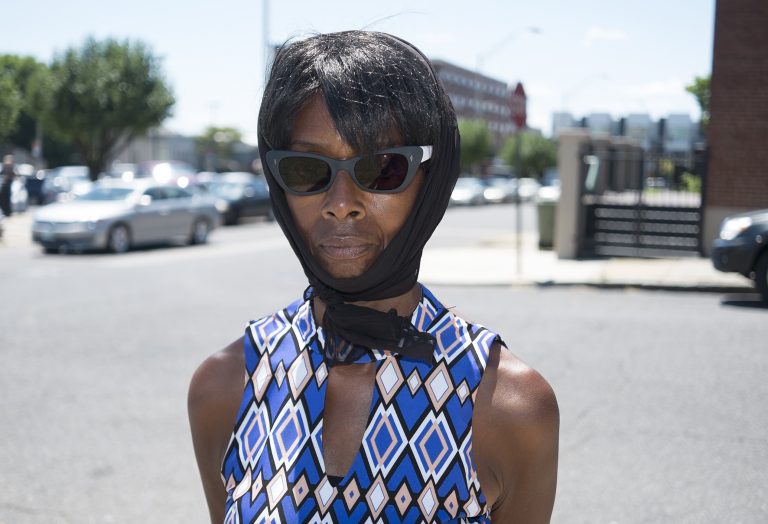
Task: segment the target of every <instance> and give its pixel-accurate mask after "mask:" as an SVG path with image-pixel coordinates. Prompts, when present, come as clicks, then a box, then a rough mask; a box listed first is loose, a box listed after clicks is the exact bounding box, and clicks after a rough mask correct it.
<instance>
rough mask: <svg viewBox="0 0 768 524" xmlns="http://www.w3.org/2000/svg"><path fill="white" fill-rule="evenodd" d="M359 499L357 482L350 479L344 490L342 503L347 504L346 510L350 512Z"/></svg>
mask: <svg viewBox="0 0 768 524" xmlns="http://www.w3.org/2000/svg"><path fill="white" fill-rule="evenodd" d="M359 498H360V488H359V487H358V486H357V480H355V479H352V481H351V482H350V483H349V485H348V486H347V487H346V488H344V502H345V503H346V504H347V509H348V510H349V511H352V507H353V506H354V505H355V504H357V501H358V499H359Z"/></svg>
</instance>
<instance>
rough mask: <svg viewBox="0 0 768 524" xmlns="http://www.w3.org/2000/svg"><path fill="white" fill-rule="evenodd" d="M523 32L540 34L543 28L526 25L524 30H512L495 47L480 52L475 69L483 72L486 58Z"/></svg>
mask: <svg viewBox="0 0 768 524" xmlns="http://www.w3.org/2000/svg"><path fill="white" fill-rule="evenodd" d="M521 33H531V34H534V35H538V34H541V28H539V27H534V26H529V27H526V28H525V30H523V31H520V30H517V31H512V32H511V33H509V34H508V35H507V36H505V37H504V38H502V39H501V40H499V41H498V42H496V44H495V45H494V46H493V47H490V48H488V49H486V51H485V52H484V53H478V55H477V58H476V62H475V71H477V72H478V73H482V69H483V62H484V61H485V59H486V58H488V57H489V56H491V55H493V54H495V53H496V52H498V51H499V50H500V49H501V48H502V47H504V46H505V45H507V44H508V43H509V42H511V41H513V40H515V39H516V38H517V37H518V36H519V35H520V34H521Z"/></svg>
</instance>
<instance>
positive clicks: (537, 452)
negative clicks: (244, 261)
mask: <svg viewBox="0 0 768 524" xmlns="http://www.w3.org/2000/svg"><path fill="white" fill-rule="evenodd" d="M258 131H259V152H260V155H261V159H262V167H263V169H264V172H265V175H266V177H267V181H268V183H269V185H270V195H271V199H272V205H273V208H274V214H275V218H276V220H277V221H278V222H279V224H280V226H281V227H282V229H283V232H284V233H285V235H286V236H287V238H288V241H289V243H290V245H291V247H292V248H293V250H294V252H295V253H296V255H297V257H298V258H299V261H300V262H301V265H302V267H303V269H304V272H305V274H306V276H307V278H308V280H309V287H308V288H307V290H306V291H305V292H304V296H303V297H302V298H301V299H299V300H297V301H296V302H294V303H293V304H291V305H289V306H288V307H286V308H284V309H281V310H279V311H277V312H276V313H274V314H271V315H267V316H265V317H262V318H261V319H259V320H257V321H254V322H251V323H250V324H249V325H248V327H247V328H246V332H245V335H244V336H243V337H241V338H240V339H238V340H237V341H235V342H234V343H232V344H231V345H230V346H228V347H227V348H225V349H224V350H222V351H221V352H219V353H217V354H215V355H213V356H212V357H210V358H209V359H207V360H206V361H205V362H204V363H203V364H202V365H201V366H200V367H199V368H198V370H197V372H196V373H195V376H194V377H193V379H192V383H191V385H190V391H189V416H190V423H191V428H192V437H193V443H194V448H195V454H196V457H197V461H198V466H199V469H200V473H201V477H202V481H203V487H204V490H205V495H206V498H207V501H208V506H209V510H210V516H211V521H212V522H227V523H234V522H239V523H251V522H286V523H296V522H345V523H346V522H355V523H356V522H374V521H375V522H490V521H491V519H493V521H494V522H503V523H514V522H524V523H526V524H536V523H542V522H548V521H549V518H550V515H551V511H552V505H553V502H554V496H555V486H556V478H557V449H558V425H559V414H558V408H557V403H556V400H555V396H554V393H553V392H552V390H551V388H550V387H549V385H548V384H547V382H546V381H545V380H544V379H543V378H542V377H541V376H540V375H539V374H538V373H536V372H535V371H534V370H532V369H531V368H529V367H528V366H526V365H525V364H523V363H522V362H521V361H520V360H518V359H517V358H516V357H515V356H513V355H512V353H511V352H510V351H509V350H508V349H507V348H506V347H505V345H504V343H503V342H502V340H501V337H500V336H499V335H497V334H496V333H494V332H492V331H490V330H488V329H486V328H485V327H483V326H482V325H480V324H476V323H472V322H468V321H466V320H464V319H463V318H461V317H460V316H458V315H457V314H456V313H454V312H453V311H452V310H451V309H449V308H447V307H445V306H444V305H442V303H441V302H440V301H439V300H438V299H437V298H436V297H435V296H434V295H433V294H432V293H431V292H430V291H429V290H428V289H427V288H426V287H424V286H423V285H420V284H419V283H418V282H417V276H418V270H419V264H420V261H421V253H422V250H423V248H424V245H425V244H426V242H427V240H428V239H429V237H430V236H431V234H432V232H433V231H434V229H435V228H436V227H437V225H438V223H439V222H440V220H441V219H442V217H443V214H444V213H445V210H446V208H447V206H448V202H449V199H450V195H451V191H452V189H453V186H454V184H455V182H456V179H457V178H458V175H459V135H458V129H457V125H456V116H455V113H454V110H453V107H452V106H451V103H450V100H449V99H448V96H447V95H446V93H445V91H444V90H443V88H442V86H441V85H440V83H439V81H438V79H437V76H436V74H435V71H434V69H433V68H432V66H431V64H430V63H429V61H428V60H427V59H426V57H425V56H424V55H423V54H422V53H421V52H420V51H418V50H417V49H416V48H414V47H413V46H412V45H411V44H409V43H407V42H405V41H403V40H401V39H399V38H397V37H394V36H391V35H388V34H384V33H376V32H362V31H349V32H342V33H333V34H327V35H317V36H314V37H311V38H308V39H306V40H303V41H297V42H293V43H289V44H287V45H285V46H283V47H282V48H281V49H280V50H279V51H278V52H277V54H276V57H275V61H274V64H273V66H272V69H271V72H270V77H269V80H268V83H267V86H266V88H265V92H264V97H263V100H262V105H261V110H260V114H259V124H258ZM264 277H265V278H269V276H268V275H265V276H264ZM254 282H257V280H254ZM244 292H252V293H258V292H259V291H258V289H255V288H254V289H250V290H248V289H246V290H244ZM243 377H245V385H244V386H243Z"/></svg>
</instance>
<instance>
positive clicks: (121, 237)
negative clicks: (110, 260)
mask: <svg viewBox="0 0 768 524" xmlns="http://www.w3.org/2000/svg"><path fill="white" fill-rule="evenodd" d="M107 249H108V250H109V251H111V252H112V253H125V252H126V251H128V250H129V249H131V233H130V231H128V227H127V226H124V225H122V224H118V225H116V226H114V227H112V229H110V230H109V235H107Z"/></svg>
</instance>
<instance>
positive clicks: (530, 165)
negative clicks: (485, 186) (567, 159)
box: [500, 133, 557, 178]
mask: <svg viewBox="0 0 768 524" xmlns="http://www.w3.org/2000/svg"><path fill="white" fill-rule="evenodd" d="M517 140H520V141H521V142H520V163H521V169H522V172H521V173H520V176H524V177H537V178H541V176H542V175H543V174H544V172H545V171H546V170H547V169H549V168H551V167H555V166H556V165H557V145H556V144H555V142H553V141H552V140H549V139H548V138H544V137H543V136H541V135H539V134H537V133H519V134H517V135H515V136H513V137H510V138H509V139H508V140H507V141H506V142H505V143H504V146H503V147H502V148H501V155H500V156H501V157H502V158H503V159H504V161H505V162H507V163H508V164H509V165H510V166H513V167H515V165H516V164H515V161H516V159H515V147H516V143H517Z"/></svg>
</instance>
